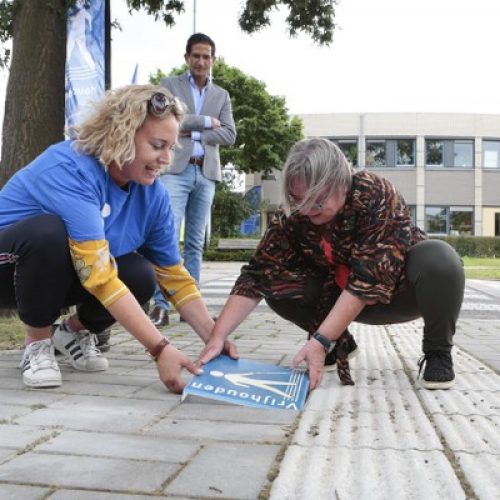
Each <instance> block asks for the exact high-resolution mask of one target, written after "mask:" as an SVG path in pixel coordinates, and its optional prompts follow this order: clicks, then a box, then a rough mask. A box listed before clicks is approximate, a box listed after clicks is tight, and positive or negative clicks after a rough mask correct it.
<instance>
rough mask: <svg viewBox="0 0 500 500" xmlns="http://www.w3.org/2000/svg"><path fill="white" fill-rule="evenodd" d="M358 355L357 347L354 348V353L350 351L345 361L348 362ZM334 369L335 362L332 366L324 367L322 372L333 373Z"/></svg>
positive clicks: (335, 366)
mask: <svg viewBox="0 0 500 500" xmlns="http://www.w3.org/2000/svg"><path fill="white" fill-rule="evenodd" d="M358 354H359V347H356V349H354V351H351V352H350V353H349V354H348V355H347V359H348V360H349V361H350V360H351V359H353V358H355V357H356V356H357V355H358ZM336 368H337V362H336V361H335V364H333V365H328V366H326V365H325V368H324V369H323V371H324V372H333V370H335V369H336Z"/></svg>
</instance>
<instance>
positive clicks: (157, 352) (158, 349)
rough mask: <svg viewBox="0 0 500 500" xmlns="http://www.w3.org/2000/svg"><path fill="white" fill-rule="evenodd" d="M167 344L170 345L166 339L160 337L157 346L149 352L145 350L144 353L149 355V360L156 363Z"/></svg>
mask: <svg viewBox="0 0 500 500" xmlns="http://www.w3.org/2000/svg"><path fill="white" fill-rule="evenodd" d="M168 344H170V341H169V340H168V339H167V337H162V339H161V340H160V342H158V344H156V345H155V346H154V347H153V349H151V350H150V351H149V350H147V349H146V352H147V353H148V354H149V356H150V357H151V359H153V360H154V361H157V360H158V358H159V356H160V354H161V353H162V351H163V349H165V347H167V346H168Z"/></svg>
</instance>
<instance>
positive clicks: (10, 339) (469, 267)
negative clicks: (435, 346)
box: [0, 257, 500, 350]
mask: <svg viewBox="0 0 500 500" xmlns="http://www.w3.org/2000/svg"><path fill="white" fill-rule="evenodd" d="M463 261H464V267H465V276H466V277H467V278H469V279H480V280H492V279H498V280H500V259H486V258H485V259H483V258H479V257H463ZM23 345H24V327H23V325H22V324H21V322H20V321H19V319H18V317H17V316H12V317H9V318H3V317H0V350H2V349H20V348H22V347H23Z"/></svg>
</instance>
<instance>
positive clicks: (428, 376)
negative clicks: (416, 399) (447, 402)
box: [418, 351, 455, 389]
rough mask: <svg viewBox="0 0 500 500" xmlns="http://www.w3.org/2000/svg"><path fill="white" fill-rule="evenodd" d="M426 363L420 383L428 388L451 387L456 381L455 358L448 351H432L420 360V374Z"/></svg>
mask: <svg viewBox="0 0 500 500" xmlns="http://www.w3.org/2000/svg"><path fill="white" fill-rule="evenodd" d="M424 364H425V370H424V375H423V377H422V380H421V383H420V385H421V386H422V387H425V388H426V389H449V388H450V387H453V385H454V383H455V372H454V371H453V360H452V359H451V353H449V352H446V351H430V352H428V353H427V354H424V355H423V356H422V357H421V358H420V359H419V361H418V368H419V369H418V376H419V377H420V373H421V372H422V368H423V367H424Z"/></svg>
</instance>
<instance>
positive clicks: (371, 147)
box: [366, 140, 387, 167]
mask: <svg viewBox="0 0 500 500" xmlns="http://www.w3.org/2000/svg"><path fill="white" fill-rule="evenodd" d="M386 165H387V162H386V160H385V141H374V140H369V141H366V166H367V167H385V166H386Z"/></svg>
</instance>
